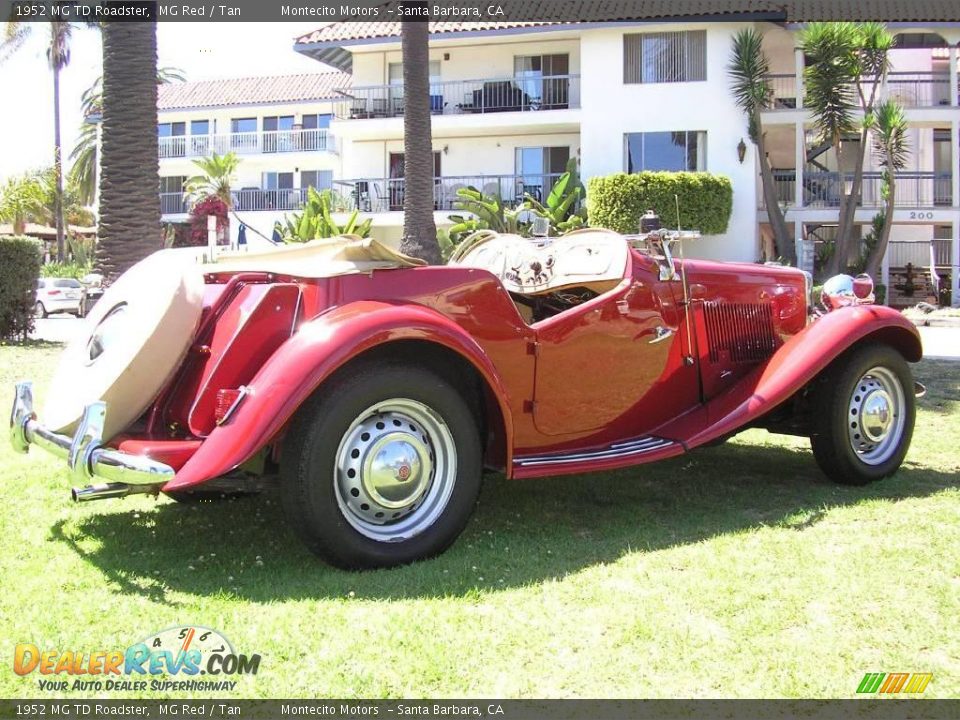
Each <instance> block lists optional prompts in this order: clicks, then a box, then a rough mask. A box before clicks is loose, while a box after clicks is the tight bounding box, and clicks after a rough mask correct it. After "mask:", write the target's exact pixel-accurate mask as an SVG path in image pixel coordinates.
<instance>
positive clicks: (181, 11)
mask: <svg viewBox="0 0 960 720" xmlns="http://www.w3.org/2000/svg"><path fill="white" fill-rule="evenodd" d="M884 12H887V13H888V14H891V13H892V14H891V15H890V16H889V17H873V16H872V15H870V13H874V14H877V13H880V14H883V13H884ZM931 13H932V14H931ZM914 14H916V13H914V12H913V11H912V10H911V9H910V4H909V3H902V2H900V3H898V2H894V1H893V0H891V1H890V2H882V1H880V2H874V3H853V2H851V3H791V2H785V1H784V0H749V1H748V0H744V1H743V2H740V3H736V2H729V1H728V0H717V1H715V2H711V0H701V1H700V2H676V0H499V1H497V0H347V1H346V2H336V1H335V0H177V1H174V0H76V1H73V0H0V20H15V21H20V22H45V21H51V20H76V21H89V22H115V21H141V22H142V21H147V20H150V21H157V22H303V21H310V20H316V21H317V22H318V26H319V24H321V23H329V22H396V21H401V20H412V21H445V22H475V23H490V22H507V23H522V22H553V23H564V22H571V23H572V22H594V23H608V22H609V23H614V22H643V21H651V22H669V21H683V20H692V19H699V20H713V21H716V20H731V21H733V20H756V21H759V20H767V21H770V22H808V21H810V20H883V21H888V22H892V21H896V22H900V21H903V22H909V21H911V20H921V19H922V20H924V21H927V22H958V21H960V10H958V8H957V4H956V3H952V2H942V3H940V4H939V5H935V6H931V4H930V3H927V4H926V5H924V7H923V16H922V18H921V17H916V18H914V17H912V15H914ZM894 15H896V16H894Z"/></svg>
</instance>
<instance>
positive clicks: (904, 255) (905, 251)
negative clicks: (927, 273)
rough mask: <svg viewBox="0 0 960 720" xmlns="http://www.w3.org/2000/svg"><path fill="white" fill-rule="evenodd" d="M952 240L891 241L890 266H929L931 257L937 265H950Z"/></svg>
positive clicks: (889, 250) (888, 257) (888, 255)
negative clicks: (908, 264)
mask: <svg viewBox="0 0 960 720" xmlns="http://www.w3.org/2000/svg"><path fill="white" fill-rule="evenodd" d="M950 244H951V241H950V240H943V239H940V238H937V239H935V240H931V241H930V242H906V241H891V242H890V244H889V245H888V246H887V260H888V263H889V265H890V267H894V268H901V267H906V266H907V263H910V264H912V265H916V266H917V267H928V266H929V265H930V261H931V259H932V260H933V263H934V265H935V266H936V267H945V268H948V267H950Z"/></svg>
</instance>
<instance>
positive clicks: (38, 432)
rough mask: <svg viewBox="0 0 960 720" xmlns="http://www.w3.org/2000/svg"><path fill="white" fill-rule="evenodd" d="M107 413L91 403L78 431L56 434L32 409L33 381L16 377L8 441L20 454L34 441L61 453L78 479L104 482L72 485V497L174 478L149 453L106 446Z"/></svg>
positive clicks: (153, 485) (150, 488)
mask: <svg viewBox="0 0 960 720" xmlns="http://www.w3.org/2000/svg"><path fill="white" fill-rule="evenodd" d="M106 414H107V405H106V403H103V402H95V403H91V404H90V405H87V407H86V408H85V409H84V413H83V417H82V418H81V420H80V425H79V427H78V428H77V432H76V434H75V435H74V436H73V437H68V436H66V435H60V434H59V433H55V432H52V431H50V430H49V429H47V428H46V427H44V426H43V425H42V424H40V422H38V420H37V414H36V413H35V412H34V410H33V387H32V383H30V382H20V383H17V385H16V394H15V395H14V398H13V411H12V412H11V413H10V444H11V445H12V446H13V449H14V450H16V451H17V452H20V453H26V452H27V451H28V450H29V449H30V446H31V445H36V446H38V447H41V448H43V449H44V450H46V451H47V452H49V453H52V454H53V455H56V456H57V457H60V458H64V459H65V460H66V461H67V465H68V466H69V468H70V470H71V471H72V473H73V476H74V478H75V479H76V480H78V481H81V482H84V483H88V482H89V481H90V480H92V479H94V478H102V479H103V480H106V481H107V482H106V484H100V485H89V484H88V485H87V486H86V487H83V488H74V489H73V492H72V496H73V499H74V500H76V501H77V502H82V501H86V500H98V499H100V498H105V497H122V496H124V495H132V494H135V493H156V492H158V491H159V490H160V487H161V486H163V485H164V484H166V483H167V482H169V481H170V480H172V479H173V476H174V471H173V468H171V467H170V466H169V465H165V464H164V463H160V462H157V461H155V460H151V459H150V458H148V457H143V456H141V455H130V454H128V453H123V452H120V451H118V450H113V449H112V448H107V447H104V446H103V419H104V417H105V416H106Z"/></svg>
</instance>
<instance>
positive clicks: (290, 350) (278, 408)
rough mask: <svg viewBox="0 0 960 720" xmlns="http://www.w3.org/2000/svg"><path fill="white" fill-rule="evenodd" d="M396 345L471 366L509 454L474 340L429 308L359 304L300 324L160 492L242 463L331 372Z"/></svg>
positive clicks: (493, 381) (508, 421)
mask: <svg viewBox="0 0 960 720" xmlns="http://www.w3.org/2000/svg"><path fill="white" fill-rule="evenodd" d="M397 340H425V341H429V342H433V343H437V344H438V345H442V346H443V347H445V348H448V349H449V350H452V351H454V352H456V353H458V354H460V355H461V356H462V357H464V358H465V359H466V360H467V361H469V362H470V363H471V364H472V365H473V366H474V367H475V368H476V369H477V371H478V372H479V373H480V375H481V376H482V377H483V378H484V380H485V381H486V382H487V384H488V385H489V387H490V388H491V390H492V391H493V394H494V396H495V397H496V399H497V402H498V403H499V406H500V412H501V413H502V415H503V422H504V429H505V430H506V434H507V443H506V446H507V448H508V452H509V448H510V447H512V442H511V440H512V437H513V423H512V416H511V414H510V408H509V402H508V398H507V392H506V388H505V387H504V385H503V383H502V381H501V379H500V376H499V374H498V373H497V370H496V368H495V367H494V366H493V364H492V363H491V362H490V360H489V358H488V357H487V356H486V354H485V353H484V352H483V349H482V348H481V347H480V346H479V345H478V344H477V342H476V340H474V339H473V338H472V337H471V336H470V335H469V334H467V333H466V332H465V331H464V330H463V329H462V328H461V327H460V326H459V325H457V324H456V323H455V322H453V321H452V320H450V319H449V318H448V317H446V316H444V315H441V314H440V313H438V312H436V311H435V310H431V309H430V308H427V307H424V306H421V305H394V304H390V303H385V302H379V301H371V300H363V301H358V302H353V303H349V304H347V305H344V306H341V307H337V308H334V309H332V310H330V311H328V312H326V313H324V314H322V315H320V316H319V317H316V318H314V319H313V320H310V321H308V322H306V323H304V324H303V325H302V326H301V327H300V328H299V329H298V331H297V332H296V333H295V334H294V335H293V336H292V337H290V339H289V340H287V341H286V342H285V343H284V344H283V345H281V346H280V347H279V348H278V349H277V351H276V352H275V353H274V354H273V355H272V356H271V357H270V359H269V360H268V361H267V362H266V363H265V364H264V365H263V367H262V368H261V369H260V371H259V372H258V373H257V375H256V376H255V377H254V378H253V380H252V381H251V382H250V383H248V385H247V387H248V389H249V394H248V396H247V397H246V399H245V400H244V402H243V404H242V405H241V406H240V407H239V408H238V409H237V411H236V412H235V413H234V414H233V416H232V417H231V418H230V420H229V422H228V423H226V424H224V425H221V426H218V427H217V428H215V429H214V430H213V431H212V432H211V433H210V434H209V435H208V436H207V438H206V439H205V440H204V441H203V444H202V445H201V446H200V447H199V449H198V450H197V451H196V453H195V454H194V455H193V457H191V458H190V460H189V461H187V463H186V464H185V465H184V466H183V467H182V468H181V469H180V471H179V472H177V474H176V476H175V477H174V479H173V480H171V481H170V482H169V483H167V484H166V485H165V486H164V487H163V490H164V491H169V490H178V489H183V488H186V487H190V486H192V485H198V484H200V483H203V482H205V481H207V480H209V479H211V478H214V477H217V476H219V475H223V474H224V473H226V472H229V471H230V470H233V469H234V468H236V467H237V466H239V465H241V464H243V463H244V462H246V461H247V460H248V459H250V458H251V457H252V456H253V455H254V454H255V453H257V452H258V451H259V450H260V449H261V448H262V447H263V446H264V445H266V444H267V443H269V442H270V440H271V439H273V438H274V437H275V436H276V435H277V433H278V432H280V430H281V429H283V427H284V426H285V425H286V424H287V422H288V421H289V420H290V418H291V417H292V416H293V414H294V413H295V412H296V411H297V409H298V408H299V407H300V406H301V405H302V404H303V402H304V401H305V400H306V399H307V398H308V397H309V396H310V395H311V394H312V393H313V392H314V391H315V390H316V389H317V388H318V387H319V386H320V385H321V384H322V383H323V381H324V380H325V379H327V378H328V377H329V376H330V375H331V374H332V373H333V372H335V371H336V370H337V369H338V368H340V367H342V366H343V365H344V364H346V363H347V362H349V361H350V360H351V359H353V358H354V357H357V356H358V355H360V354H361V353H363V352H365V351H366V350H370V349H371V348H373V347H375V346H377V345H380V344H382V343H386V342H392V341H397ZM507 460H508V462H507V467H509V466H510V465H509V458H508V459H507Z"/></svg>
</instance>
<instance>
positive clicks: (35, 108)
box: [0, 21, 329, 180]
mask: <svg viewBox="0 0 960 720" xmlns="http://www.w3.org/2000/svg"><path fill="white" fill-rule="evenodd" d="M319 24H320V23H318V22H316V21H313V22H307V23H302V22H299V23H202V22H197V23H185V22H176V23H160V24H159V26H158V32H157V41H158V45H159V63H160V65H161V66H163V65H169V66H174V67H178V68H180V69H182V70H184V71H185V73H186V76H187V79H188V80H215V79H218V78H226V77H247V76H258V75H281V74H286V73H298V72H322V71H324V70H328V69H329V68H326V67H325V66H323V65H321V64H320V63H318V62H316V61H315V60H310V59H309V58H306V57H304V56H302V55H300V54H299V53H296V52H294V51H293V49H292V46H293V38H294V37H295V36H297V35H300V34H303V33H305V32H309V31H310V30H313V29H315V28H316V27H318V26H319ZM46 32H47V28H46V27H44V25H43V23H35V24H34V28H33V35H34V37H32V38H31V40H30V41H29V42H28V44H27V45H25V46H24V47H23V48H21V50H20V52H18V53H17V54H16V55H15V56H13V57H11V58H10V59H9V60H8V61H7V62H6V63H4V64H3V65H0V98H3V112H0V180H2V179H3V178H6V177H9V176H11V175H17V174H20V173H22V172H25V171H27V170H33V169H37V168H40V167H44V166H49V165H51V164H53V79H52V76H51V74H50V70H49V69H48V67H47V63H46V55H45V45H44V39H45V36H46ZM100 52H101V48H100V38H99V34H98V32H97V31H95V30H89V29H78V30H75V31H74V35H73V39H72V44H71V60H70V66H69V67H68V68H67V69H66V70H65V71H64V73H63V75H62V76H61V84H60V92H61V133H62V136H63V147H64V157H65V159H66V158H68V157H69V154H70V150H71V149H72V148H73V145H74V142H75V140H76V137H77V129H78V127H79V125H80V122H81V119H82V118H81V115H80V96H81V95H82V94H83V91H84V90H86V89H87V88H88V87H90V85H91V84H92V83H93V81H94V80H95V79H96V78H97V77H98V76H99V75H100V74H101V55H100Z"/></svg>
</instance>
